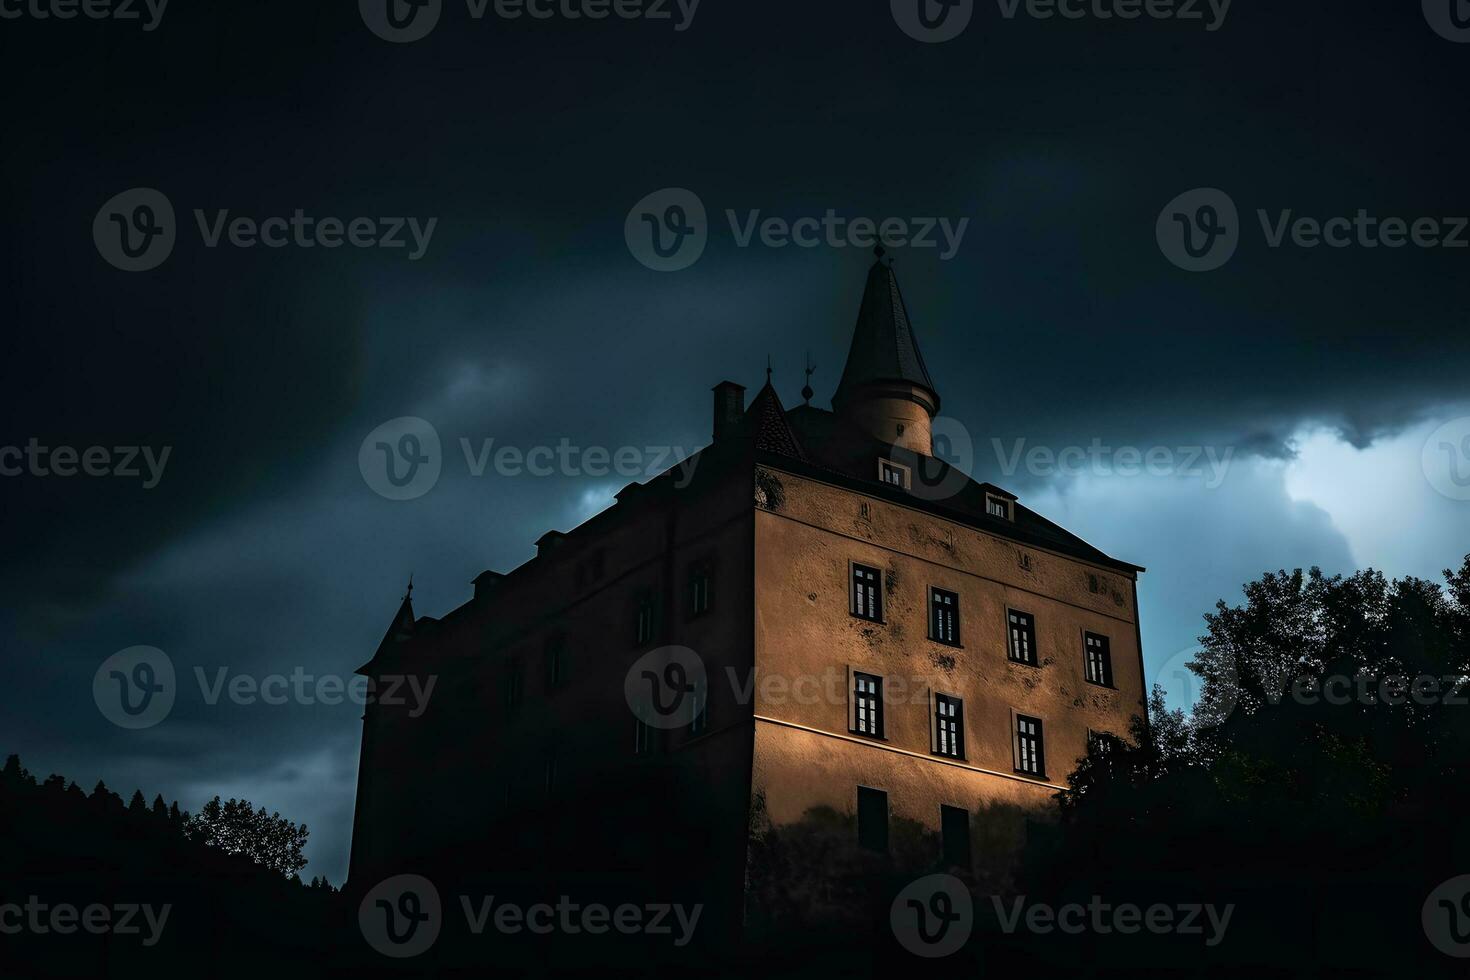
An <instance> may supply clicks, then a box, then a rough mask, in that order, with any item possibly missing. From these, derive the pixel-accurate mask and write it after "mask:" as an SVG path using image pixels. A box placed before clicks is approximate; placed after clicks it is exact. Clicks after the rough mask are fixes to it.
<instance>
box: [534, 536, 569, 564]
mask: <svg viewBox="0 0 1470 980" xmlns="http://www.w3.org/2000/svg"><path fill="white" fill-rule="evenodd" d="M564 537H566V535H565V534H563V533H561V532H560V531H547V532H546V533H545V534H543V535H541V537H539V538H537V539H536V557H537V558H545V557H546V556H547V555H548V554H550V553H551V549H552V548H555V547H556V546H557V545H558V544H560V543H561V539H562V538H564Z"/></svg>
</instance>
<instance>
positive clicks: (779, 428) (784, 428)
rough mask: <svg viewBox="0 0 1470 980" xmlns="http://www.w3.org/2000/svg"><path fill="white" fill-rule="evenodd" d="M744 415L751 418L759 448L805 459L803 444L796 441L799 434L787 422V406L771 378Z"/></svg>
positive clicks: (751, 428)
mask: <svg viewBox="0 0 1470 980" xmlns="http://www.w3.org/2000/svg"><path fill="white" fill-rule="evenodd" d="M745 417H746V419H748V420H749V423H748V424H749V426H750V430H749V431H750V434H751V436H752V438H754V440H755V448H756V449H758V450H759V451H761V452H766V453H778V454H780V455H782V456H794V457H796V458H797V459H804V458H806V457H805V454H804V453H803V452H802V451H801V444H800V443H799V442H797V441H796V435H795V434H794V433H793V432H792V431H791V426H790V425H789V424H788V423H787V421H786V409H785V408H784V407H782V405H781V396H780V395H778V394H776V389H775V388H773V387H772V386H771V382H770V380H769V379H767V380H766V384H765V387H763V388H761V390H760V392H759V393H758V394H757V395H756V396H755V400H754V401H752V402H751V403H750V407H749V408H748V409H746V410H745Z"/></svg>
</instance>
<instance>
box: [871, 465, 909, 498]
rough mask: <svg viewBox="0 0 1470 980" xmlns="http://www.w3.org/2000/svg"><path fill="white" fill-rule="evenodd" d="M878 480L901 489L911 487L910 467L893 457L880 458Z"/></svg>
mask: <svg viewBox="0 0 1470 980" xmlns="http://www.w3.org/2000/svg"><path fill="white" fill-rule="evenodd" d="M878 480H879V482H881V483H886V484H888V485H889V486H892V487H898V488H899V489H900V490H907V489H908V488H909V468H908V467H907V466H900V465H899V464H897V463H895V462H893V460H891V459H880V460H878Z"/></svg>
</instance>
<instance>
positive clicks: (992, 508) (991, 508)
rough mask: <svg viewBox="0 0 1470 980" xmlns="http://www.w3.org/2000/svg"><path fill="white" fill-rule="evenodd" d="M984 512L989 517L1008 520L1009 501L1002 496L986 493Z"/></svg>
mask: <svg viewBox="0 0 1470 980" xmlns="http://www.w3.org/2000/svg"><path fill="white" fill-rule="evenodd" d="M985 513H987V514H989V515H990V516H991V517H999V518H1003V519H1004V520H1007V521H1008V520H1010V519H1011V502H1010V501H1009V500H1006V499H1004V498H1002V497H992V496H991V495H990V494H988V493H987V494H986V495H985Z"/></svg>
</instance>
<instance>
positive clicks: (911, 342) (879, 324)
mask: <svg viewBox="0 0 1470 980" xmlns="http://www.w3.org/2000/svg"><path fill="white" fill-rule="evenodd" d="M885 381H888V382H892V381H902V382H907V383H909V384H914V385H919V386H921V387H923V388H926V389H928V390H929V392H930V393H932V394H933V395H934V401H935V405H936V406H937V405H938V402H939V394H938V391H937V390H936V389H935V387H934V381H933V379H932V378H930V377H929V369H928V368H927V367H925V366H924V355H923V354H921V353H919V342H918V340H916V339H915V338H914V329H913V326H912V325H911V324H910V323H909V312H908V308H907V307H905V306H904V302H903V294H902V293H901V292H899V288H898V277H897V276H895V275H894V273H893V266H891V265H887V264H885V263H884V262H883V260H882V259H881V258H880V259H879V260H878V261H877V262H874V263H873V267H872V268H871V269H869V270H868V281H867V284H866V285H865V286H864V287H863V302H862V306H861V307H859V309H858V319H857V326H856V327H855V328H853V332H852V347H851V348H850V349H849V350H848V352H847V365H846V366H845V367H844V368H843V369H842V380H841V381H839V382H838V384H837V394H836V395H835V396H834V397H833V402H834V403H837V404H840V403H841V402H842V401H843V399H844V398H845V397H846V396H847V395H848V394H849V393H851V392H852V391H853V390H855V389H856V388H858V387H860V386H862V385H865V384H872V383H875V382H879V383H881V382H885Z"/></svg>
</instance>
